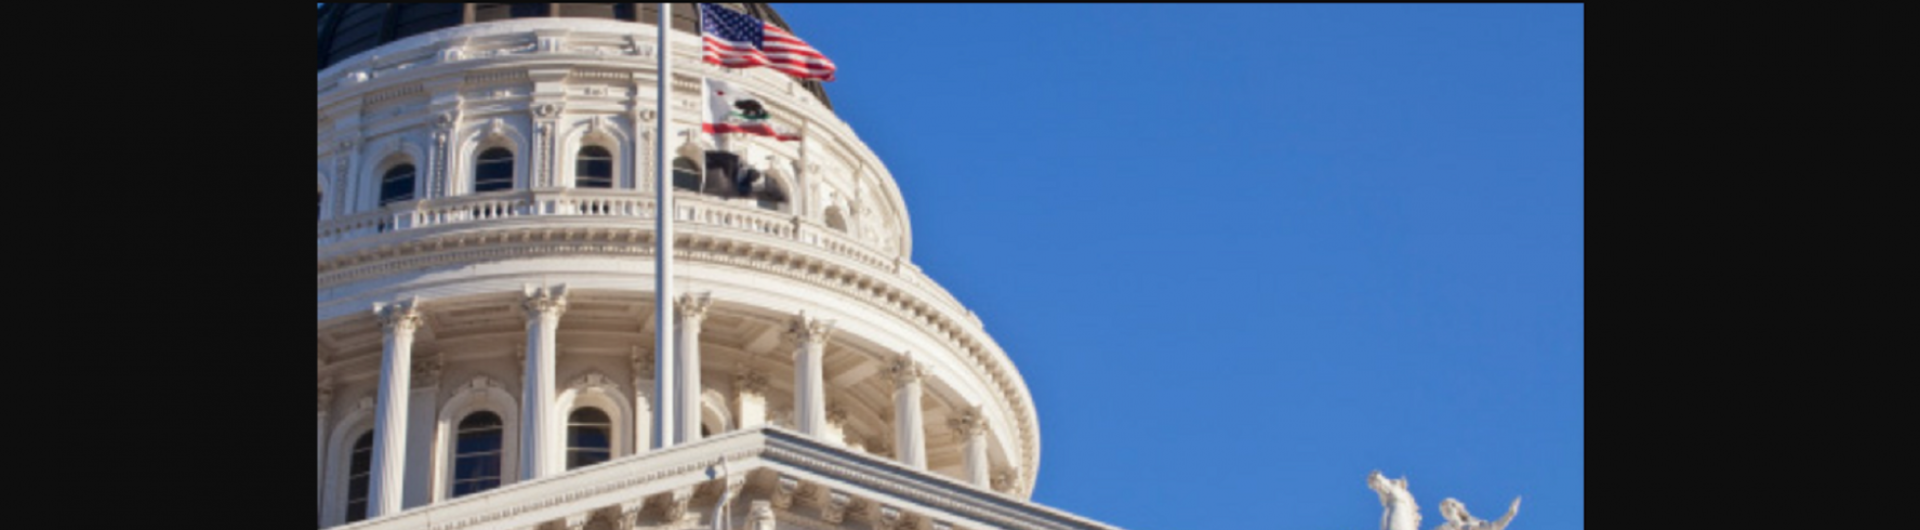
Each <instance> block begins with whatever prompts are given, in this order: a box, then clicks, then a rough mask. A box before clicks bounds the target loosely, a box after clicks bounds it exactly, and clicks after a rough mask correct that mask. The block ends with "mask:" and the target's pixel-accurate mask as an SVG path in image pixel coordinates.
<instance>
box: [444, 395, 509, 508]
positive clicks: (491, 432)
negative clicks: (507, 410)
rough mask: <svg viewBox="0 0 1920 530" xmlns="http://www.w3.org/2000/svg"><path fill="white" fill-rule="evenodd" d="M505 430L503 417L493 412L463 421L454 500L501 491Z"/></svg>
mask: <svg viewBox="0 0 1920 530" xmlns="http://www.w3.org/2000/svg"><path fill="white" fill-rule="evenodd" d="M503 429H504V424H503V423H502V422H501V421H500V416H497V415H495V414H494V413H492V412H485V411H482V412H475V413H473V414H471V415H469V416H467V419H464V420H460V431H459V434H457V435H455V437H454V440H456V441H455V442H454V456H453V496H454V497H460V496H464V495H470V494H474V493H479V492H482V491H487V490H490V489H493V488H498V487H500V459H501V450H500V446H501V442H502V440H503V436H504V430H503Z"/></svg>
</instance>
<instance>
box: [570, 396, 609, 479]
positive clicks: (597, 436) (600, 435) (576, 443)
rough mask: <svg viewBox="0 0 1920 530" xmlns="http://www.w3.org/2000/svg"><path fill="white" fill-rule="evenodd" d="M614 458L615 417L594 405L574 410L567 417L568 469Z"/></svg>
mask: <svg viewBox="0 0 1920 530" xmlns="http://www.w3.org/2000/svg"><path fill="white" fill-rule="evenodd" d="M612 459H613V419H611V418H608V417H607V413H605V412H601V411H600V409H596V408H592V407H583V408H580V409H577V410H574V411H573V415H572V416H569V417H567V469H569V470H571V469H576V468H582V467H587V466H591V465H594V464H598V463H601V462H605V461H608V460H612Z"/></svg>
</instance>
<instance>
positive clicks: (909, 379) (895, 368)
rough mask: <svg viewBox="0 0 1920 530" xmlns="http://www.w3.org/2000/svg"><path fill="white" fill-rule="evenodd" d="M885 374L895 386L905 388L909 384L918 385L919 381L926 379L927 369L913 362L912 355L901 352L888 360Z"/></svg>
mask: <svg viewBox="0 0 1920 530" xmlns="http://www.w3.org/2000/svg"><path fill="white" fill-rule="evenodd" d="M887 373H888V374H889V375H892V376H893V383H894V384H895V385H896V386H905V385H907V384H909V383H918V382H920V379H922V378H924V377H926V376H927V367H926V366H924V365H921V364H920V363H918V362H914V360H913V354H911V353H908V352H904V351H903V352H900V353H899V354H897V355H894V356H893V358H892V359H889V360H888V362H887Z"/></svg>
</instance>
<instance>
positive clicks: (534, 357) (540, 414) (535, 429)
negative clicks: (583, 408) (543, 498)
mask: <svg viewBox="0 0 1920 530" xmlns="http://www.w3.org/2000/svg"><path fill="white" fill-rule="evenodd" d="M520 309H521V310H522V311H524V312H525V313H526V316H527V366H526V369H525V370H522V372H523V373H524V374H525V375H526V381H525V382H524V383H522V384H521V385H520V389H521V390H520V392H521V394H522V395H521V396H520V407H521V408H520V479H521V480H533V479H536V478H540V477H545V476H549V475H552V474H554V473H556V472H558V471H559V470H560V466H559V464H560V459H559V458H558V457H557V456H556V455H559V454H560V453H559V452H558V451H560V449H559V448H557V447H556V446H555V442H557V441H558V440H557V439H556V437H555V436H554V426H553V398H554V395H553V393H554V386H553V377H554V376H553V369H554V362H555V361H554V360H555V358H556V356H557V355H558V354H557V353H556V352H555V351H554V350H555V349H556V347H555V340H556V334H557V333H558V332H559V330H560V315H561V314H562V313H566V312H567V286H565V285H561V286H559V287H554V288H551V289H549V288H546V287H538V288H536V287H534V286H531V285H529V286H527V288H526V297H525V298H524V299H522V300H521V302H520Z"/></svg>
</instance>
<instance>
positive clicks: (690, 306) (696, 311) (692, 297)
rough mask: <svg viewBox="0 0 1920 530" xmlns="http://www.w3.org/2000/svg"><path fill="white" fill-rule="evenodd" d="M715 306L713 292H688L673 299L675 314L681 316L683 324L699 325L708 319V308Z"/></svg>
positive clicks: (681, 323)
mask: <svg viewBox="0 0 1920 530" xmlns="http://www.w3.org/2000/svg"><path fill="white" fill-rule="evenodd" d="M711 307H713V293H687V294H684V295H680V298H679V299H678V300H674V301H673V314H674V316H677V317H679V318H680V325H682V326H698V325H700V324H701V323H702V322H705V321H706V319H707V309H708V308H711Z"/></svg>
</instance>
